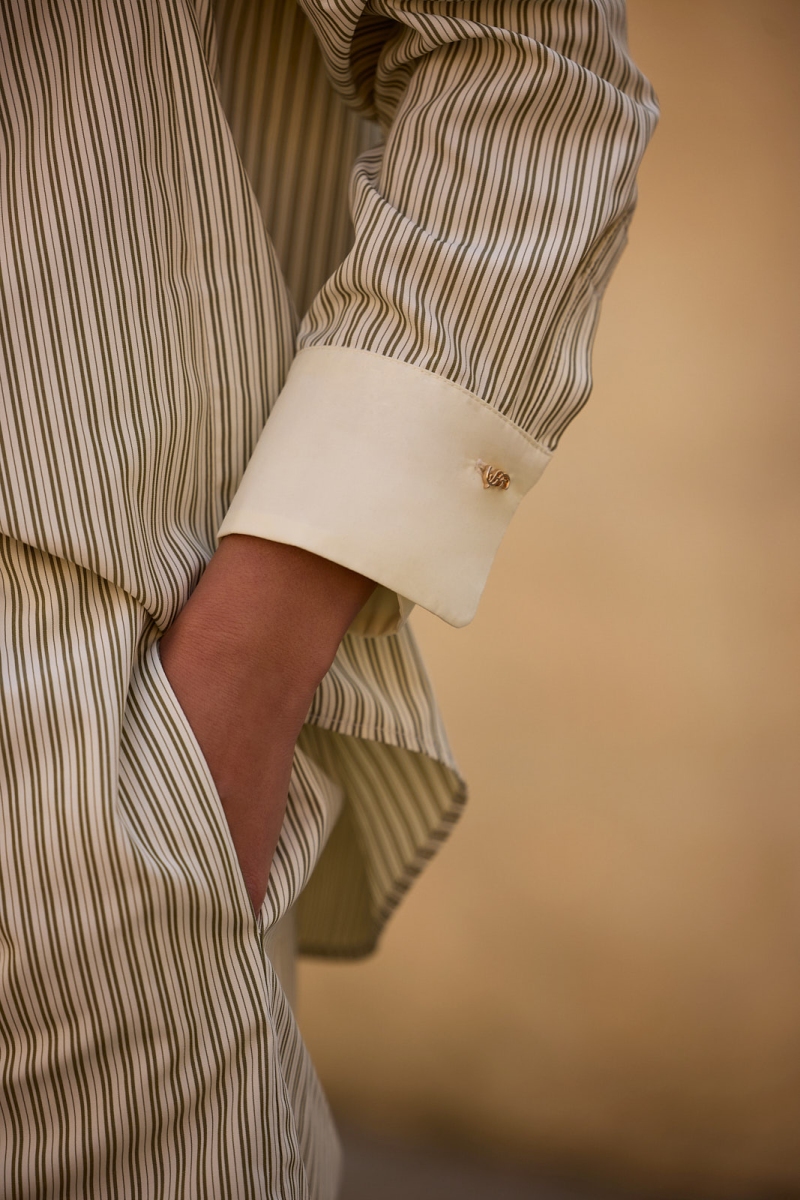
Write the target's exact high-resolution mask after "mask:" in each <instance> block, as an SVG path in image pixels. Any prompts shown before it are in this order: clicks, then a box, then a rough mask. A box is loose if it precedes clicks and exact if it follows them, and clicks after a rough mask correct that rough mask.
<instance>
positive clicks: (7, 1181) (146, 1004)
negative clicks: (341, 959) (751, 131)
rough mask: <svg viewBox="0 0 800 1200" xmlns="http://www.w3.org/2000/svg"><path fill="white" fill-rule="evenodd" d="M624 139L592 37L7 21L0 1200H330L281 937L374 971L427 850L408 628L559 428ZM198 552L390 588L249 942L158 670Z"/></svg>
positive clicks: (0, 597) (351, 10) (435, 604)
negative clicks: (250, 549) (260, 542)
mask: <svg viewBox="0 0 800 1200" xmlns="http://www.w3.org/2000/svg"><path fill="white" fill-rule="evenodd" d="M655 115H656V110H655V103H654V100H653V96H652V93H651V91H650V89H649V85H648V84H647V82H646V81H645V80H644V79H643V78H642V76H641V75H640V74H639V73H638V72H637V70H636V68H635V67H634V66H633V64H632V63H631V61H630V59H629V57H628V54H627V50H626V46H625V32H624V12H623V8H622V5H621V4H620V3H616V2H614V0H608V2H607V3H602V2H600V0H595V2H592V0H562V2H561V3H556V4H554V3H544V2H538V0H527V2H520V0H516V2H515V3H513V4H512V3H510V2H508V0H492V2H490V0H396V2H395V0H371V2H370V3H368V4H364V3H363V0H306V2H305V4H304V5H303V9H302V11H301V9H300V8H297V7H295V5H294V4H293V2H292V0H263V2H261V3H257V2H256V0H250V2H247V0H219V2H218V3H216V4H214V5H213V7H212V5H211V4H210V3H209V0H139V2H137V3H136V4H133V3H126V2H124V0H117V2H116V3H112V2H110V0H109V2H108V3H80V2H79V0H0V674H1V677H2V687H1V688H0V799H1V800H2V829H1V830H0V995H1V997H2V1000H1V1002H0V1196H3V1197H6V1196H8V1197H13V1198H14V1200H17V1198H22V1197H29V1196H30V1197H33V1196H36V1197H40V1196H56V1195H58V1196H65V1197H97V1196H112V1195H113V1196H125V1197H127V1196H131V1197H133V1196H136V1197H148V1198H149V1197H186V1198H188V1197H197V1196H215V1197H216V1196H220V1197H221V1196H231V1197H245V1196H247V1197H251V1196H252V1197H256V1196H258V1197H274V1198H276V1200H277V1198H279V1197H280V1198H281V1200H283V1198H290V1200H311V1198H313V1200H317V1198H318V1200H326V1198H328V1197H332V1196H334V1195H335V1192H336V1178H337V1148H336V1139H335V1134H334V1132H333V1129H332V1126H331V1123H330V1118H329V1114H328V1112H327V1107H326V1104H325V1101H324V1097H323V1096H322V1094H321V1091H320V1088H319V1084H318V1082H317V1080H316V1076H315V1074H314V1071H313V1068H312V1066H311V1064H310V1062H309V1060H308V1056H307V1054H306V1051H305V1048H304V1046H303V1043H302V1040H301V1038H300V1036H299V1034H298V1031H297V1028H296V1026H295V1024H294V1020H293V1017H292V1013H291V1008H290V1006H289V1005H288V1003H287V1000H286V996H285V993H284V990H283V988H282V987H281V985H280V983H279V980H278V978H277V976H276V973H275V970H274V962H275V961H276V959H277V952H276V949H275V937H276V931H277V930H279V929H280V928H281V927H282V923H285V922H286V921H287V919H288V918H287V914H293V917H292V919H293V920H294V922H295V924H296V929H297V939H298V943H299V946H300V948H301V949H302V950H305V951H307V952H311V953H318V954H328V955H340V956H341V955H350V956H353V955H358V954H363V953H367V952H369V951H370V950H371V949H372V948H373V947H374V945H375V942H376V939H377V937H378V936H379V933H380V930H381V928H382V926H383V924H384V923H385V921H386V919H387V916H388V915H389V913H390V912H391V910H392V908H393V907H394V906H395V905H396V904H397V902H398V900H399V899H400V897H401V896H402V894H403V892H404V891H405V889H406V888H407V887H408V886H409V884H410V882H411V881H412V879H413V878H414V876H415V875H416V873H417V872H418V871H419V870H420V869H421V867H422V866H423V865H424V863H425V862H426V861H427V859H428V858H429V857H430V856H431V854H432V853H433V852H434V850H435V849H436V846H437V845H438V844H439V842H440V841H441V839H442V837H443V836H444V835H445V834H446V833H447V831H448V829H449V828H450V826H451V824H452V822H453V820H454V819H455V817H456V816H457V814H458V812H459V810H460V807H461V805H462V803H463V798H464V787H463V784H462V782H461V780H460V778H459V776H458V772H457V769H456V767H455V764H454V762H453V760H452V756H451V754H450V751H449V749H448V746H447V741H446V738H445V734H444V731H443V729H442V725H441V721H440V719H439V716H438V713H437V710H436V707H435V703H434V700H433V697H432V693H431V689H430V685H429V683H428V680H427V676H426V674H425V671H424V667H423V665H422V663H421V661H420V658H419V655H418V653H417V650H416V648H415V645H414V642H413V638H412V636H411V633H410V630H409V628H408V626H407V625H406V624H405V617H406V616H407V614H408V612H409V610H410V608H411V607H412V605H413V604H415V603H419V604H423V605H425V606H427V607H428V608H430V609H431V610H432V611H434V612H438V613H440V614H441V615H442V616H443V617H444V618H445V619H447V620H450V621H452V622H453V623H455V624H461V623H463V622H464V621H465V620H468V619H469V617H470V615H471V613H472V612H473V611H474V607H475V604H476V603H477V597H478V596H479V594H480V589H481V587H482V585H483V580H484V579H485V576H486V572H487V571H488V569H489V566H490V564H491V559H492V556H493V554H494V550H495V548H496V545H497V542H498V541H499V538H500V537H501V536H502V531H503V529H504V528H505V526H506V524H507V522H508V520H509V519H510V517H511V515H512V513H513V511H514V508H515V507H516V504H517V503H518V502H519V500H520V499H521V497H522V495H523V494H524V492H525V491H526V490H527V488H528V487H530V486H531V484H532V483H533V482H534V480H535V479H536V478H537V477H538V475H539V474H540V473H541V470H542V469H543V467H544V465H545V464H546V462H547V461H548V459H549V457H550V455H551V454H552V451H553V450H554V448H555V446H556V445H557V443H558V440H559V438H560V436H561V434H562V432H563V430H564V429H565V427H566V425H567V424H568V422H569V421H570V420H571V419H572V418H573V417H574V416H575V414H576V413H577V412H578V410H579V409H580V407H581V406H582V405H583V403H584V402H585V400H586V398H587V395H588V391H589V384H590V374H589V355H590V349H591V340H592V335H593V331H594V327H595V323H596V318H597V310H598V303H599V297H600V294H601V292H602V289H603V287H604V285H605V283H606V281H607V279H608V276H609V273H610V271H611V268H612V266H613V264H614V262H615V260H616V258H617V256H618V254H619V252H620V250H621V248H622V245H623V243H624V239H625V231H626V227H627V224H628V221H629V219H630V216H631V212H632V209H633V205H634V199H635V190H634V189H635V184H634V176H635V171H636V167H637V164H638V162H639V159H640V157H641V154H642V151H643V149H644V146H645V143H646V140H647V138H648V136H649V133H650V132H651V130H652V127H653V124H654V121H655ZM268 418H269V419H268ZM492 481H494V483H492ZM503 481H505V482H506V485H507V486H503ZM487 483H488V484H489V486H486V485H487ZM230 531H237V532H245V533H253V534H256V535H257V536H266V537H273V538H276V539H277V540H283V541H288V542H293V543H294V544H298V545H303V546H305V547H306V548H307V549H310V550H312V551H315V552H317V553H320V554H323V555H325V556H327V557H329V558H334V559H336V560H337V561H340V562H342V563H343V564H344V565H346V566H350V567H353V568H354V569H357V570H360V571H362V572H363V573H365V574H367V575H369V576H370V577H372V578H374V579H375V580H377V581H378V583H379V584H380V585H381V586H380V587H379V588H378V589H377V591H376V593H375V596H374V599H373V600H372V601H371V602H370V604H369V605H368V606H367V607H366V609H365V610H364V612H363V613H362V614H360V616H359V618H358V620H357V622H356V623H355V625H354V628H353V630H352V631H351V633H349V634H348V635H347V636H346V637H345V639H344V642H343V643H342V647H341V649H340V651H339V654H338V655H337V658H336V661H335V663H334V665H333V667H332V669H331V671H330V672H329V674H328V676H327V677H326V679H325V680H324V682H323V684H322V685H321V687H320V689H319V690H318V692H317V695H316V697H315V699H314V703H313V705H312V708H311V711H310V713H309V716H308V721H307V724H306V726H305V728H304V730H303V733H302V735H301V738H300V742H299V745H298V749H297V753H296V759H295V767H294V772H293V777H292V784H291V791H290V797H289V805H288V809H287V816H286V821H285V824H284V829H283V832H282V834H281V839H280V842H279V846H278V850H277V852H276V857H275V862H274V865H273V869H272V872H271V876H270V881H269V888H268V892H267V897H266V899H265V902H264V906H263V908H262V911H261V913H260V914H259V915H258V917H257V918H256V917H254V915H253V913H252V910H251V909H250V906H249V901H248V898H247V893H246V889H245V887H244V884H243V881H242V878H241V875H240V873H239V871H238V864H237V862H236V856H235V853H234V851H233V847H232V843H231V839H230V835H229V833H228V830H227V826H226V824H225V820H224V816H223V814H222V809H221V806H220V802H219V797H218V795H217V794H216V791H215V788H214V783H213V780H212V779H211V776H210V774H209V771H208V768H207V766H206V764H205V762H204V760H203V758H202V754H201V752H200V750H199V747H198V746H197V743H196V740H195V739H194V735H193V733H192V730H191V728H190V727H189V725H188V722H187V721H186V718H185V716H184V715H183V713H182V711H181V709H180V706H179V705H178V703H177V701H176V699H175V697H174V695H173V694H172V692H171V689H170V687H169V683H168V681H167V679H166V676H165V675H164V672H163V670H162V669H161V665H160V660H159V656H158V638H159V636H160V634H161V632H163V630H164V629H165V628H166V627H167V626H168V625H169V623H170V621H171V620H172V619H173V618H174V616H175V614H176V613H177V612H178V611H179V610H180V608H181V606H182V605H183V604H184V602H185V600H186V598H187V596H188V594H189V593H190V591H191V589H192V588H193V587H194V585H195V583H196V581H197V579H198V577H199V575H200V573H201V572H202V570H203V567H204V565H205V564H206V562H207V561H208V559H209V557H210V555H211V554H212V552H213V549H214V546H215V544H216V539H217V536H218V534H219V533H220V532H222V533H225V532H230Z"/></svg>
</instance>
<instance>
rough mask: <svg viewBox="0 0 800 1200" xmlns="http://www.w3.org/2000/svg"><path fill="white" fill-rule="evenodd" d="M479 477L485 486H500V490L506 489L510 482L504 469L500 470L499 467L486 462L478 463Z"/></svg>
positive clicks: (509, 477)
mask: <svg viewBox="0 0 800 1200" xmlns="http://www.w3.org/2000/svg"><path fill="white" fill-rule="evenodd" d="M480 468H481V478H482V479H483V486H484V487H485V488H500V489H501V491H504V492H505V491H506V490H507V489H508V485H509V484H510V483H511V476H510V475H506V473H505V471H501V470H500V468H499V467H492V466H489V465H488V464H486V463H481V464H480Z"/></svg>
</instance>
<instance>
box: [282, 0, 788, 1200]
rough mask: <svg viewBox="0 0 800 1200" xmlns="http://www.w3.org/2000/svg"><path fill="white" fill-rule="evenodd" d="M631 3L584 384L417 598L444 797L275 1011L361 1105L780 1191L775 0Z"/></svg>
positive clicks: (536, 1148)
mask: <svg viewBox="0 0 800 1200" xmlns="http://www.w3.org/2000/svg"><path fill="white" fill-rule="evenodd" d="M629 23H630V32H631V44H632V48H633V53H634V56H635V57H636V59H637V61H638V62H639V64H640V65H641V67H642V68H643V70H644V71H645V72H646V73H647V74H648V75H649V76H650V78H651V79H652V80H653V81H654V84H655V86H656V89H657V91H658V93H659V96H660V99H661V102H662V109H663V117H662V122H661V126H660V128H659V130H658V132H657V134H656V136H655V139H654V142H653V145H652V147H651V149H650V150H649V152H648V154H647V156H646V158H645V163H644V167H643V170H642V174H641V177H640V207H639V211H638V213H637V216H636V218H635V220H634V223H633V228H632V232H631V241H630V246H629V248H628V250H627V251H626V253H625V255H624V256H623V259H622V262H621V265H620V267H619V268H618V271H617V274H616V276H615V278H614V280H613V281H612V284H611V287H610V290H609V294H608V297H607V300H606V303H605V307H604V313H603V318H602V321H601V325H600V331H599V336H598V343H597V354H596V358H595V379H596V387H595V394H594V396H593V398H592V400H591V401H590V403H589V405H588V407H587V409H586V411H585V412H584V413H583V414H581V416H580V417H579V418H578V420H577V421H576V422H575V424H574V425H573V426H572V427H571V429H570V430H569V432H568V433H567V436H566V437H565V438H564V442H563V445H562V447H561V448H560V450H559V452H558V454H557V455H556V456H555V460H554V461H553V463H552V465H551V466H550V467H548V470H547V472H546V473H545V476H544V478H543V479H542V481H541V483H540V484H538V485H537V487H536V488H535V490H534V492H533V494H532V495H531V496H530V497H529V498H528V500H527V501H526V503H525V505H523V508H522V510H521V512H520V513H519V515H518V516H517V518H516V519H515V521H514V523H513V525H512V528H511V530H510V532H509V535H508V537H507V539H506V541H505V543H504V545H503V547H502V548H501V552H500V555H499V557H498V560H497V563H496V566H495V569H494V571H493V573H492V576H491V579H490V581H489V586H488V588H487V592H486V595H485V597H484V600H483V602H482V606H481V610H480V612H479V614H478V617H477V618H476V620H475V621H474V623H473V624H472V625H471V626H470V627H469V628H467V629H465V630H461V631H455V630H451V629H449V628H447V627H446V626H444V625H443V624H442V623H441V622H437V621H435V620H434V619H433V618H431V617H429V616H428V615H427V614H424V613H420V614H418V615H417V616H416V617H415V620H416V630H417V633H418V635H419V638H420V641H421V643H422V646H423V650H424V653H425V656H426V658H427V660H428V663H429V666H430V668H431V673H432V675H433V678H434V682H435V685H436V688H437V691H438V693H439V697H440V700H441V703H442V708H443V711H444V714H445V718H446V720H447V722H448V727H449V729H450V733H451V737H452V741H453V745H454V749H455V752H456V755H457V757H458V758H459V760H460V763H461V766H462V769H463V771H464V773H465V775H466V777H467V778H468V780H469V781H470V783H471V788H472V796H471V801H470V804H469V806H468V808H467V812H466V815H465V817H464V819H463V822H462V824H461V826H460V827H459V829H457V831H456V833H455V835H454V837H453V838H452V840H451V841H450V842H449V843H448V845H447V846H446V847H445V848H444V850H443V852H442V854H441V855H440V857H439V859H438V860H437V861H436V862H435V863H434V864H433V865H432V866H431V867H430V868H429V869H428V870H427V871H426V872H425V874H424V876H423V877H422V879H421V880H420V881H419V883H418V884H417V885H416V886H415V888H414V889H413V890H412V893H411V894H410V896H409V897H408V899H407V900H406V901H405V902H404V905H403V906H402V908H401V910H400V912H399V913H398V915H397V916H396V917H395V918H394V919H393V921H392V923H391V925H390V928H389V931H388V933H387V936H386V940H385V943H384V946H383V948H382V951H381V953H380V954H379V955H378V956H377V957H376V958H375V959H374V960H373V961H370V962H367V963H365V964H357V965H353V966H348V965H325V964H308V965H306V966H304V967H303V969H302V972H301V978H300V1019H301V1023H302V1024H303V1028H304V1031H305V1033H306V1035H307V1038H308V1042H309V1045H310V1048H311V1051H312V1054H313V1056H314V1058H315V1061H316V1062H317V1063H318V1066H319V1069H320V1074H321V1076H322V1079H323V1082H324V1084H325V1086H326V1087H327V1088H328V1090H329V1093H330V1095H331V1097H332V1100H333V1102H334V1104H335V1106H336V1107H337V1109H338V1111H339V1112H340V1113H342V1114H344V1115H346V1116H347V1118H348V1119H349V1120H351V1121H357V1122H358V1123H359V1124H360V1125H361V1126H362V1127H365V1128H371V1129H374V1130H383V1131H391V1133H392V1136H397V1137H404V1138H408V1139H409V1140H410V1141H415V1140H416V1141H417V1142H418V1143H423V1144H424V1143H431V1142H432V1141H434V1140H435V1139H436V1138H437V1136H438V1135H439V1134H441V1139H440V1140H442V1141H445V1140H448V1141H449V1142H450V1143H451V1144H455V1143H456V1142H458V1141H460V1143H461V1144H462V1145H465V1146H468V1147H470V1148H473V1149H474V1150H475V1152H476V1153H478V1152H480V1151H482V1150H485V1151H486V1152H487V1153H490V1154H494V1155H505V1156H506V1157H507V1158H508V1160H509V1161H512V1160H516V1161H518V1162H520V1163H525V1162H527V1163H528V1164H535V1163H544V1164H555V1165H556V1166H565V1167H569V1168H570V1169H574V1172H575V1175H576V1176H577V1174H578V1173H579V1174H580V1175H581V1176H583V1177H584V1178H591V1177H595V1178H604V1179H606V1180H612V1181H613V1180H616V1181H622V1182H623V1183H626V1184H627V1185H628V1186H629V1187H632V1188H635V1189H636V1193H635V1194H637V1195H645V1194H652V1193H653V1192H656V1193H659V1194H669V1195H672V1196H678V1197H680V1198H681V1200H687V1198H689V1197H693V1196H714V1197H721V1198H723V1200H731V1198H733V1197H772V1198H773V1200H776V1198H777V1197H780V1196H783V1197H789V1196H795V1197H800V1136H798V1130H800V955H799V954H798V950H797V947H798V940H800V737H798V733H797V728H798V713H800V636H799V635H800V630H799V629H798V621H799V619H800V554H798V546H799V545H800V536H799V534H800V521H799V520H798V517H799V516H800V472H798V467H797V464H798V461H800V405H799V404H798V368H797V353H796V341H797V325H798V314H799V309H800V305H798V280H800V253H798V251H799V250H800V245H799V243H798V232H797V230H798V221H797V213H798V211H800V203H799V201H800V186H799V185H800V154H798V148H800V147H799V145H798V143H800V72H798V70H797V63H798V60H800V4H796V3H792V2H787V0H759V3H755V4H754V3H752V2H751V0H631V3H630V5H629ZM365 1154H367V1151H363V1152H362V1158H361V1161H362V1163H363V1162H364V1161H365V1160H364V1155H365ZM353 1161H354V1164H355V1162H356V1161H357V1159H354V1160H353ZM409 1161H410V1160H409ZM354 1169H355V1167H354ZM397 1169H398V1170H399V1168H397ZM409 1169H410V1167H409ZM437 1169H438V1168H437ZM455 1169H456V1168H455V1167H454V1168H453V1170H455ZM354 1180H355V1176H354ZM356 1186H357V1182H353V1183H352V1187H356ZM389 1186H390V1184H389V1181H388V1177H387V1182H386V1186H385V1187H383V1186H382V1187H381V1188H377V1187H375V1188H374V1190H373V1192H372V1195H373V1196H374V1197H375V1198H376V1200H388V1197H389V1195H390V1192H389V1191H388V1188H389ZM417 1186H419V1188H420V1189H421V1187H422V1184H419V1185H416V1184H415V1185H414V1186H413V1187H411V1185H409V1188H408V1189H406V1191H405V1193H404V1194H405V1195H406V1196H417V1195H419V1196H422V1195H423V1194H424V1193H423V1192H422V1191H421V1190H419V1191H417V1190H416V1189H417ZM460 1189H461V1185H460V1184H459V1190H457V1191H455V1192H451V1194H452V1195H454V1196H459V1197H461V1196H464V1195H467V1194H468V1193H466V1192H463V1191H461V1190H460ZM530 1194H532V1195H536V1192H535V1191H534V1192H532V1193H530ZM356 1195H357V1193H354V1194H353V1196H352V1200H355V1197H356ZM498 1195H500V1193H499V1192H498Z"/></svg>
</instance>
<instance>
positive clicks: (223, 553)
mask: <svg viewBox="0 0 800 1200" xmlns="http://www.w3.org/2000/svg"><path fill="white" fill-rule="evenodd" d="M373 587H374V584H373V583H372V582H371V581H370V580H368V579H365V578H364V577H363V576H362V575H357V574H355V572H353V571H349V570H347V569H346V568H345V567H340V566H339V565H338V564H336V563H332V562H330V561H328V560H327V559H324V558H319V557H318V556H317V555H314V554H309V553H308V552H307V551H305V550H300V549H299V548H297V547H295V546H285V545H282V544H280V543H277V542H269V541H266V540H262V539H261V538H251V537H244V536H240V535H238V534H232V535H231V536H229V537H226V538H223V539H222V541H221V542H220V545H219V549H218V550H217V552H216V554H215V555H214V556H213V558H212V559H211V562H210V563H209V565H208V567H207V569H206V571H205V573H204V575H203V576H202V578H201V580H200V582H199V584H198V585H197V587H196V589H195V590H194V592H193V593H192V595H191V596H190V598H189V600H188V602H187V604H186V606H185V607H184V609H183V610H182V611H181V613H180V614H179V615H178V617H177V618H176V620H175V621H174V622H173V624H172V625H171V626H170V628H169V629H168V630H167V632H166V633H165V634H164V636H163V638H162V639H161V643H160V653H161V662H162V665H163V668H164V671H165V673H166V675H167V678H168V679H169V682H170V685H171V687H172V689H173V691H174V692H175V695H176V697H177V699H178V702H179V703H180V705H181V707H182V708H183V711H184V713H185V714H186V717H187V720H188V721H189V724H190V725H191V727H192V730H193V732H194V735H195V737H196V738H197V741H198V744H199V746H200V749H201V750H202V752H203V755H204V757H205V760H206V762H207V764H208V767H209V770H210V772H211V775H212V777H213V779H214V783H215V785H216V788H217V791H218V793H219V797H220V800H221V802H222V807H223V809H224V811H225V816H226V818H227V821H228V826H229V828H230V831H231V836H232V838H233V844H234V847H235V849H236V854H237V857H238V859H239V864H240V866H241V870H242V875H243V877H244V881H245V884H246V886H247V891H248V894H249V896H250V901H251V903H252V905H253V909H254V911H255V912H258V911H259V909H260V907H261V904H262V903H263V900H264V896H265V894H266V890H267V881H268V878H269V869H270V865H271V863H272V858H273V855H274V853H275V847H276V845H277V842H278V837H279V835H280V830H281V825H282V823H283V817H284V812H285V809H286V797H287V794H288V789H289V777H290V774H291V769H292V758H293V754H294V747H295V743H296V741H297V737H298V734H299V733H300V729H301V727H302V724H303V721H304V719H305V716H306V713H307V712H308V709H309V705H310V704H311V699H312V697H313V694H314V691H315V689H316V687H317V685H318V684H319V682H320V680H321V679H322V677H323V675H324V674H325V672H326V671H327V670H328V668H329V666H330V664H331V662H332V661H333V657H334V655H335V653H336V649H337V647H338V645H339V642H340V641H341V638H342V636H343V635H344V633H345V631H346V629H347V627H348V626H349V625H350V623H351V622H352V620H353V618H354V617H355V616H356V614H357V613H358V611H359V609H360V608H361V607H362V606H363V604H364V603H365V602H366V600H367V599H368V597H369V595H370V593H371V591H372V589H373Z"/></svg>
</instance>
